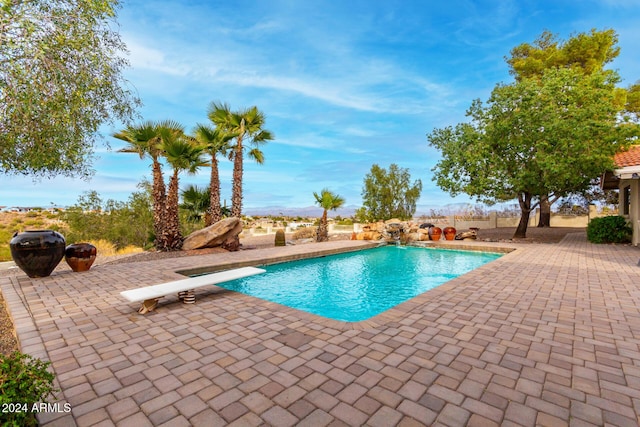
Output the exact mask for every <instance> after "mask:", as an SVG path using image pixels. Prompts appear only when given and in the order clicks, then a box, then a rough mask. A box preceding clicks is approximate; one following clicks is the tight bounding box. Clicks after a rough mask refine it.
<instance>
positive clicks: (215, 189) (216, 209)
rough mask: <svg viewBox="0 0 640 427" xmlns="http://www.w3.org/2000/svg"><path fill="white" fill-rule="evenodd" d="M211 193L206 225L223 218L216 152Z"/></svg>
mask: <svg viewBox="0 0 640 427" xmlns="http://www.w3.org/2000/svg"><path fill="white" fill-rule="evenodd" d="M209 195H210V197H209V200H210V203H209V215H208V217H207V218H206V221H205V225H206V226H209V225H212V224H215V223H216V222H218V221H220V220H221V219H222V210H221V209H220V174H219V171H218V159H217V158H216V156H215V154H214V155H212V156H211V180H210V181H209Z"/></svg>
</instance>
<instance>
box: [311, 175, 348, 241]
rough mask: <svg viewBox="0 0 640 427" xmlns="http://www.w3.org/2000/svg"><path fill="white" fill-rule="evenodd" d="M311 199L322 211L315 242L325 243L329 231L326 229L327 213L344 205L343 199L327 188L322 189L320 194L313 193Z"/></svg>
mask: <svg viewBox="0 0 640 427" xmlns="http://www.w3.org/2000/svg"><path fill="white" fill-rule="evenodd" d="M313 197H315V198H316V203H317V204H318V206H320V207H321V208H323V209H324V212H323V213H322V218H320V226H319V227H318V232H317V233H316V240H317V241H318V242H326V241H327V240H329V229H328V227H327V211H329V210H332V211H333V210H336V209H338V208H339V207H341V206H342V205H344V198H342V197H340V196H339V195H337V194H335V193H332V192H331V191H329V189H328V188H323V189H322V191H320V194H318V193H316V192H314V193H313Z"/></svg>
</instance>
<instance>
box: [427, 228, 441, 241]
mask: <svg viewBox="0 0 640 427" xmlns="http://www.w3.org/2000/svg"><path fill="white" fill-rule="evenodd" d="M441 236H442V229H441V228H440V227H429V240H440V237H441Z"/></svg>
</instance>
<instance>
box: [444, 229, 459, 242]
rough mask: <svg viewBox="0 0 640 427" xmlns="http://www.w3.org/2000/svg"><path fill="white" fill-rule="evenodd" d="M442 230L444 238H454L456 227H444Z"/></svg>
mask: <svg viewBox="0 0 640 427" xmlns="http://www.w3.org/2000/svg"><path fill="white" fill-rule="evenodd" d="M442 232H443V233H444V238H445V239H447V240H453V239H455V238H456V229H455V228H453V227H445V228H444V230H442Z"/></svg>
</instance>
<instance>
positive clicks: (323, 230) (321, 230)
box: [316, 209, 329, 242]
mask: <svg viewBox="0 0 640 427" xmlns="http://www.w3.org/2000/svg"><path fill="white" fill-rule="evenodd" d="M327 240H329V229H328V226H327V210H326V209H325V210H324V212H322V218H320V226H319V227H318V233H317V236H316V241H317V242H326V241H327Z"/></svg>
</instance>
